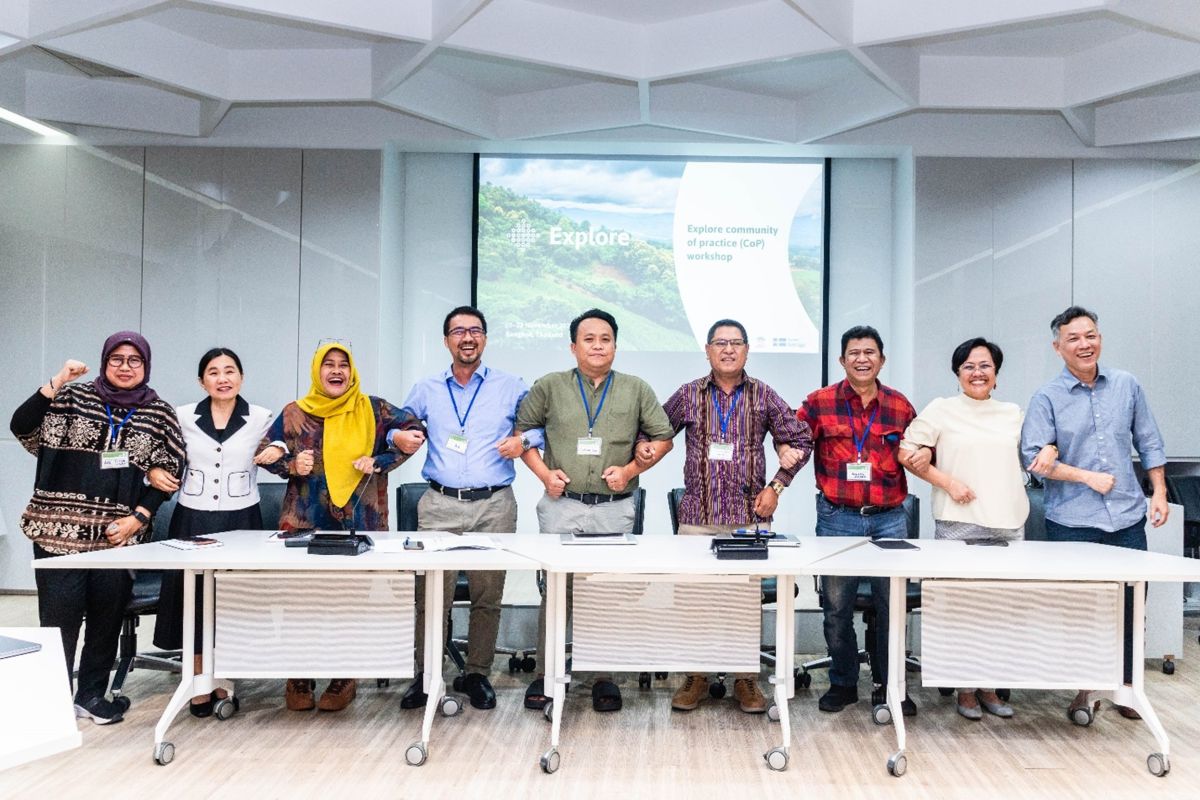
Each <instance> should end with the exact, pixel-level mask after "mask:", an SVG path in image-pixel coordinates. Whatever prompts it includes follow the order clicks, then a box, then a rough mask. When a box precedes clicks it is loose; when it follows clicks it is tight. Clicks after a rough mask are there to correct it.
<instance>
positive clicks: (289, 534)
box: [275, 528, 317, 539]
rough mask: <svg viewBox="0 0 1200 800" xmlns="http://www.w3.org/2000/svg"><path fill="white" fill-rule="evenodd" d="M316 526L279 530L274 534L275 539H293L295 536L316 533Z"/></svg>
mask: <svg viewBox="0 0 1200 800" xmlns="http://www.w3.org/2000/svg"><path fill="white" fill-rule="evenodd" d="M316 530H317V529H316V528H295V529H294V530H290V531H280V532H279V533H277V534H275V538H277V539H293V538H295V537H297V536H307V535H308V534H310V533H316Z"/></svg>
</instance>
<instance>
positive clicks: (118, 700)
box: [112, 694, 133, 714]
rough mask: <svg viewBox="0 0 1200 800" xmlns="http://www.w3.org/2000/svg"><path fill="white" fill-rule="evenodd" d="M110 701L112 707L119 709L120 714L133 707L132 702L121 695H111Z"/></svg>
mask: <svg viewBox="0 0 1200 800" xmlns="http://www.w3.org/2000/svg"><path fill="white" fill-rule="evenodd" d="M112 701H113V705H115V706H116V707H117V708H119V709H121V713H122V714H124V713H125V712H126V711H128V710H129V707H130V706H132V705H133V701H132V700H130V699H129V698H128V697H126V696H125V695H123V694H118V695H113V699H112Z"/></svg>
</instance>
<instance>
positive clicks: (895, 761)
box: [887, 753, 908, 778]
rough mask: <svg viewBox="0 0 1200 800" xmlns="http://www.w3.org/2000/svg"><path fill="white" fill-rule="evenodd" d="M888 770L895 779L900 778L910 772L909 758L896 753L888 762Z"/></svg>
mask: <svg viewBox="0 0 1200 800" xmlns="http://www.w3.org/2000/svg"><path fill="white" fill-rule="evenodd" d="M887 768H888V772H889V773H891V774H892V776H893V777H896V778H899V777H900V776H901V775H903V774H904V773H905V772H907V771H908V758H907V757H906V756H905V755H904V753H896V754H895V755H893V756H892V757H891V758H889V759H888V760H887Z"/></svg>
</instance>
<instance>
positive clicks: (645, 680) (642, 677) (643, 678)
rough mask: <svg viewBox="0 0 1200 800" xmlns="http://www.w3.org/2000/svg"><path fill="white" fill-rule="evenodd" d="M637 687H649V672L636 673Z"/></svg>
mask: <svg viewBox="0 0 1200 800" xmlns="http://www.w3.org/2000/svg"><path fill="white" fill-rule="evenodd" d="M638 688H639V689H649V688H650V673H649V672H641V673H638Z"/></svg>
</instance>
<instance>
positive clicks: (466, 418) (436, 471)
mask: <svg viewBox="0 0 1200 800" xmlns="http://www.w3.org/2000/svg"><path fill="white" fill-rule="evenodd" d="M442 333H443V335H444V337H445V343H446V349H448V350H449V351H450V356H451V364H450V368H449V369H447V370H445V371H444V372H442V373H441V374H440V375H435V376H432V377H429V378H426V379H424V380H422V381H420V382H418V383H417V384H416V385H415V386H414V387H413V388H412V391H411V392H410V393H409V395H408V399H407V400H405V401H404V408H405V409H406V410H407V411H409V412H410V413H411V414H413V415H414V416H415V417H417V418H418V419H420V420H422V421H423V422H424V423H425V425H426V427H427V428H428V431H429V434H428V442H427V444H428V445H429V446H428V448H427V449H426V451H425V466H424V467H422V469H421V475H422V477H424V478H425V480H427V481H429V489H428V491H426V492H425V494H424V495H422V496H421V500H420V503H419V504H418V506H417V527H418V529H420V530H426V531H428V530H437V531H450V532H452V533H464V532H466V531H490V532H497V533H513V532H514V531H516V529H517V503H516V500H515V499H514V498H513V490H512V482H513V479H514V477H516V471H515V469H514V468H513V459H514V458H518V457H519V456H521V454H522V453H524V452H525V451H526V450H528V449H529V448H530V447H540V446H541V445H542V432H541V430H540V429H539V430H532V431H528V432H527V433H526V434H525V435H524V436H523V437H522V436H514V435H513V423H514V421H515V420H516V416H517V407H518V406H519V405H520V404H521V401H522V400H523V399H524V398H525V395H526V393H528V391H529V390H528V388H527V387H526V386H525V382H524V381H522V380H521V379H520V378H518V377H517V376H515V375H510V374H508V373H506V372H501V371H500V370H496V369H490V368H488V367H484V366H483V365H482V359H483V350H484V347H485V346H486V344H487V320H485V319H484V316H483V313H482V312H481V311H480V310H479V309H477V308H473V307H471V306H459V307H458V308H456V309H454V310H453V311H451V312H450V313H449V314H447V315H446V319H445V321H444V322H443V323H442ZM425 440H426V437H425V435H424V434H422V433H421V432H420V431H396V432H395V433H394V434H393V438H392V444H393V446H395V447H397V448H399V449H401V450H403V451H404V452H415V450H416V449H417V448H419V447H420V446H421V444H422V443H426V442H425ZM456 577H457V575H456V574H455V573H452V572H447V573H446V581H445V586H444V587H443V588H444V591H445V597H446V616H447V617H449V615H450V605H451V603H452V602H453V600H454V583H455V580H456ZM467 583H468V585H469V587H470V592H471V612H470V623H469V627H468V630H467V659H466V662H467V674H466V677H465V678H464V681H463V688H464V689H465V691H466V692H467V695H468V697H469V698H470V701H471V705H472V706H474V707H475V708H481V709H489V708H495V707H496V693H495V691H493V689H492V685H491V683H490V682H489V681H488V677H487V676H488V673H489V672H490V671H491V667H492V661H493V659H494V658H495V655H496V635H497V632H498V631H499V627H500V600H501V597H502V596H503V594H504V572H501V571H495V570H491V571H478V572H476V571H472V570H468V571H467ZM423 597H424V593H423V591H422V589H421V587H418V588H417V605H418V608H417V676H416V679H415V680H414V681H413V682H412V685H410V686H409V687H408V690H407V691H406V692H405V693H404V697H403V699H401V701H400V706H401V708H417V707H419V706H423V705H425V703H426V702H427V700H428V697H427V696H426V694H425V692H424V691H423V685H424V684H423V680H422V679H423V677H424V676H423V674H422V672H423V669H422V663H421V662H422V655H423V652H424V651H423V645H424V642H423V640H424V628H425V625H424V608H423V602H422V598H423ZM438 666H439V668H440V660H439V665H438Z"/></svg>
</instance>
